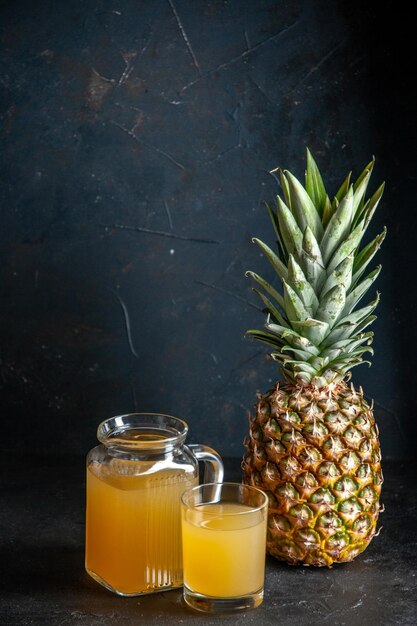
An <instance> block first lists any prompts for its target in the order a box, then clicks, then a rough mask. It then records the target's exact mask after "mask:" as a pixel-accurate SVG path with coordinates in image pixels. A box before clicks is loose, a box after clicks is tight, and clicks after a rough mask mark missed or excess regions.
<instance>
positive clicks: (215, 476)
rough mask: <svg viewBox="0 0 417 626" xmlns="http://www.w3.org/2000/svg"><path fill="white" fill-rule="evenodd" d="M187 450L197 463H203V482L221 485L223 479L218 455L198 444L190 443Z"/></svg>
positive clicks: (207, 447)
mask: <svg viewBox="0 0 417 626" xmlns="http://www.w3.org/2000/svg"><path fill="white" fill-rule="evenodd" d="M188 448H189V449H190V450H191V452H192V453H193V454H194V456H195V458H196V459H197V460H198V461H203V462H204V465H205V467H204V482H205V483H222V482H223V477H224V467H223V461H222V459H221V456H220V454H218V453H217V452H216V450H213V448H209V446H204V445H202V444H199V443H190V444H188Z"/></svg>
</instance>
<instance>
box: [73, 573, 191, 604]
mask: <svg viewBox="0 0 417 626" xmlns="http://www.w3.org/2000/svg"><path fill="white" fill-rule="evenodd" d="M85 569H86V572H87V574H89V576H91V578H93V579H94V580H95V581H96V582H97V583H99V584H100V585H102V586H103V587H105V588H106V589H108V590H109V591H112V592H113V593H116V594H117V595H118V596H122V597H123V598H129V597H131V596H147V595H149V594H151V593H160V592H162V591H170V590H171V589H180V588H181V587H182V583H177V584H175V583H174V584H171V585H161V586H159V587H148V588H147V589H144V590H140V591H133V592H129V593H125V592H123V591H119V589H115V588H114V587H112V586H111V585H110V584H109V583H108V582H106V581H105V580H103V579H102V578H101V577H100V576H98V575H97V574H96V573H95V572H93V571H91V570H90V569H88V568H87V567H86V568H85Z"/></svg>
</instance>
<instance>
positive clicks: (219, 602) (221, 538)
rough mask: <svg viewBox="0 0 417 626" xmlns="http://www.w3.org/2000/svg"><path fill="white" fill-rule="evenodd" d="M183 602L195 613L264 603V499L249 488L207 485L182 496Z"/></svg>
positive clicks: (262, 493) (251, 606) (217, 611)
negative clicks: (195, 610)
mask: <svg viewBox="0 0 417 626" xmlns="http://www.w3.org/2000/svg"><path fill="white" fill-rule="evenodd" d="M181 509H182V546H183V571H184V591H183V594H184V600H185V602H186V603H187V604H188V605H189V606H190V607H192V608H193V609H197V610H199V611H206V612H209V613H220V612H224V611H236V610H239V609H249V608H254V607H257V606H259V605H260V604H261V602H262V600H263V593H264V577H265V549H266V526H267V509H268V498H267V496H266V494H265V493H264V492H263V491H261V490H260V489H257V488H256V487H251V486H249V485H242V484H238V483H222V484H220V483H210V484H203V485H200V486H199V487H194V488H193V489H189V490H187V491H186V492H184V494H183V496H182V505H181Z"/></svg>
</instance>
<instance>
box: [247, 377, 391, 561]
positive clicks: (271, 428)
mask: <svg viewBox="0 0 417 626" xmlns="http://www.w3.org/2000/svg"><path fill="white" fill-rule="evenodd" d="M258 399H259V400H258V404H257V406H256V412H255V413H254V414H253V415H252V416H251V417H250V434H249V438H248V439H247V440H246V441H245V446H246V449H247V452H246V454H245V456H244V458H243V462H242V468H243V473H244V475H243V482H244V483H246V484H249V485H253V486H255V487H258V488H260V489H262V490H263V491H265V492H266V493H267V495H268V497H269V509H268V533H267V552H268V553H269V554H270V555H271V556H273V557H275V558H277V559H279V560H282V561H286V562H287V563H289V564H292V565H297V564H299V565H301V564H302V565H315V566H331V565H332V564H333V563H344V562H348V561H352V560H353V559H354V558H355V557H356V556H357V555H358V554H360V553H361V552H363V551H364V550H365V549H366V547H367V546H368V544H369V542H370V541H371V539H372V537H373V536H374V535H375V534H376V525H377V520H378V515H379V512H380V511H381V510H382V509H381V506H380V494H381V485H382V482H383V475H382V471H381V463H380V461H381V453H380V444H379V439H378V429H377V425H376V423H375V419H374V415H373V412H372V409H371V407H370V406H369V405H368V403H367V402H366V400H365V399H364V397H363V391H362V389H359V390H355V388H354V387H353V385H350V386H348V385H347V384H346V382H344V381H342V382H338V383H332V384H330V385H329V386H328V387H325V388H321V389H318V388H317V387H313V386H311V385H310V386H304V387H299V386H296V385H293V384H284V385H282V384H280V383H277V384H276V386H275V387H274V388H273V389H272V390H271V391H269V392H268V393H266V394H265V395H259V396H258Z"/></svg>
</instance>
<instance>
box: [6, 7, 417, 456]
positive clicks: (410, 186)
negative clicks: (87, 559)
mask: <svg viewBox="0 0 417 626" xmlns="http://www.w3.org/2000/svg"><path fill="white" fill-rule="evenodd" d="M348 7H349V5H348V3H347V2H346V3H345V2H341V1H333V2H326V1H324V0H323V1H320V0H318V1H316V2H309V1H307V0H306V1H301V0H294V1H291V0H289V1H287V2H285V1H275V2H273V1H270V0H265V1H259V2H250V1H238V0H235V1H232V0H231V1H224V2H223V1H219V0H216V1H208V0H197V1H193V2H190V1H186V0H157V1H151V0H142V1H140V0H139V1H138V0H135V1H134V0H123V1H121V0H108V1H103V2H98V1H96V2H92V1H91V0H83V1H81V0H67V1H66V2H52V1H51V0H43V1H40V2H28V1H23V2H14V1H11V0H9V1H7V0H6V1H4V0H3V2H1V3H0V23H1V68H0V72H1V74H0V86H1V90H2V97H1V105H0V106H1V130H0V133H1V140H2V144H3V146H4V147H3V149H2V168H1V178H2V180H1V183H2V185H1V202H2V209H1V211H2V213H1V215H2V220H1V232H0V240H1V248H0V250H1V263H0V289H1V335H0V356H1V363H0V365H1V376H0V382H1V406H2V414H3V421H4V429H5V430H4V431H3V439H6V443H7V445H8V446H9V448H10V449H12V450H17V451H24V450H27V449H31V450H37V451H52V452H60V451H67V452H69V453H78V452H83V451H86V450H87V449H88V448H89V447H91V446H92V445H93V444H94V434H95V427H96V425H97V423H98V422H99V421H100V420H102V419H103V418H105V417H107V416H110V415H113V414H116V413H122V412H129V411H134V410H141V411H147V410H149V411H164V412H169V413H172V414H174V415H178V416H182V417H183V418H185V419H186V420H187V421H188V422H189V424H190V427H191V437H190V438H191V439H193V440H194V441H201V442H202V441H204V442H207V443H209V444H211V445H213V446H215V447H216V448H217V449H218V450H219V451H220V452H221V453H222V454H224V455H236V456H238V455H240V454H241V451H242V439H243V437H244V434H245V431H246V429H247V410H248V408H250V406H251V405H252V404H253V402H254V399H255V392H256V391H257V390H266V389H267V388H269V387H270V385H271V383H272V382H273V380H274V379H275V378H276V371H275V366H274V365H272V364H271V363H269V362H267V361H266V360H265V359H264V354H265V350H264V349H263V348H262V346H261V345H257V344H254V343H251V342H250V341H249V340H246V339H244V331H245V329H246V328H248V327H253V326H254V325H255V324H256V325H260V324H261V323H262V321H261V315H260V314H259V313H258V312H257V310H256V308H255V307H257V306H258V303H257V302H256V301H255V296H253V295H252V293H251V286H250V284H249V283H248V281H247V280H246V279H245V278H244V271H245V270H246V269H254V270H257V271H261V272H262V273H263V274H265V275H266V277H270V276H271V274H270V271H269V267H267V262H266V261H265V260H264V259H262V258H261V257H260V254H259V251H258V250H257V249H256V248H255V246H254V245H253V244H252V243H251V236H253V235H257V236H259V237H261V238H265V239H266V240H267V241H270V242H272V241H273V235H272V232H271V229H270V226H269V223H268V218H267V216H266V214H265V211H264V209H263V206H262V205H263V201H264V200H266V199H271V198H273V196H274V194H275V193H276V191H277V185H276V183H275V182H274V180H273V178H272V177H271V176H270V175H268V173H267V172H268V170H270V169H271V168H272V167H274V166H276V165H278V164H280V165H283V166H285V167H287V168H289V169H294V170H295V172H296V173H298V174H299V175H300V176H302V172H303V169H304V148H305V146H306V145H309V146H310V148H311V149H312V151H313V152H314V154H315V155H316V158H317V160H318V162H319V164H320V166H321V168H322V169H323V172H324V175H325V180H326V183H327V185H328V187H329V189H330V190H332V191H334V190H335V189H336V186H337V183H338V182H340V181H341V179H342V177H343V176H344V174H345V173H346V172H347V170H349V169H351V168H353V169H354V171H355V172H356V173H359V171H360V169H361V168H362V167H363V166H364V165H365V164H366V163H367V162H368V161H369V160H370V157H371V155H372V154H375V155H376V157H377V160H378V161H377V167H376V173H375V175H374V179H375V180H374V183H373V185H374V188H376V185H377V184H379V183H380V182H381V180H382V179H383V178H387V183H388V191H387V193H386V196H385V200H384V202H383V204H382V206H381V208H380V210H379V212H378V213H377V215H376V217H375V219H374V222H375V224H374V226H373V228H372V229H371V230H372V233H371V234H374V235H375V234H376V233H377V232H379V231H380V230H381V228H382V226H383V225H384V224H387V226H388V227H389V238H388V240H387V242H386V243H385V244H384V248H383V250H382V252H381V253H380V257H379V261H381V262H382V263H383V264H384V269H383V275H382V276H381V278H380V279H379V282H378V285H377V287H378V289H379V290H380V291H382V302H381V305H380V307H379V319H378V321H377V322H376V324H375V328H374V330H375V331H376V340H375V349H376V354H375V357H374V363H373V367H372V368H371V369H370V370H368V369H366V368H357V369H356V370H354V372H355V373H354V380H355V382H356V383H358V384H362V385H363V386H364V388H365V392H366V394H367V395H368V396H369V397H373V398H374V399H375V402H376V414H377V418H378V420H379V424H380V430H381V437H382V442H383V448H384V452H385V453H386V455H387V456H397V457H399V456H407V455H410V453H412V449H411V446H410V447H409V446H408V445H407V442H408V441H411V439H412V436H413V435H414V433H415V427H414V421H415V419H414V418H415V413H416V400H415V375H414V374H413V369H412V366H413V361H412V358H411V359H410V357H411V355H412V353H413V345H415V343H416V330H415V326H414V315H415V309H416V292H417V290H416V287H415V279H414V268H415V261H413V260H412V256H413V254H414V251H415V243H414V241H415V234H414V233H415V226H416V217H415V215H416V213H415V200H416V190H415V179H416V175H415V171H416V169H415V165H416V159H415V155H414V152H413V145H414V142H415V139H416V136H415V135H416V133H415V129H414V117H413V116H414V113H413V106H414V105H413V102H412V99H410V98H409V96H408V76H409V73H410V72H412V68H413V60H412V57H411V56H410V55H409V52H411V46H412V40H408V39H407V35H408V34H409V33H407V28H408V27H407V24H406V23H403V22H402V21H401V20H402V18H401V16H399V15H397V16H396V14H395V12H394V4H393V3H390V2H386V3H385V4H384V3H382V4H381V3H379V4H378V11H377V10H376V9H375V10H374V9H373V8H372V6H371V5H369V4H368V3H367V5H366V8H364V7H362V6H361V7H359V5H357V10H355V9H354V8H353V9H349V8H348ZM405 22H406V20H405ZM400 27H401V33H402V41H401V43H400V45H398V43H396V44H394V41H393V34H394V35H395V32H396V30H399V29H400ZM410 28H411V27H410ZM408 41H410V43H407V42H408ZM404 277H405V278H406V281H405V280H402V278H404ZM404 290H405V291H404ZM407 357H408V359H410V360H406V359H407Z"/></svg>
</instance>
